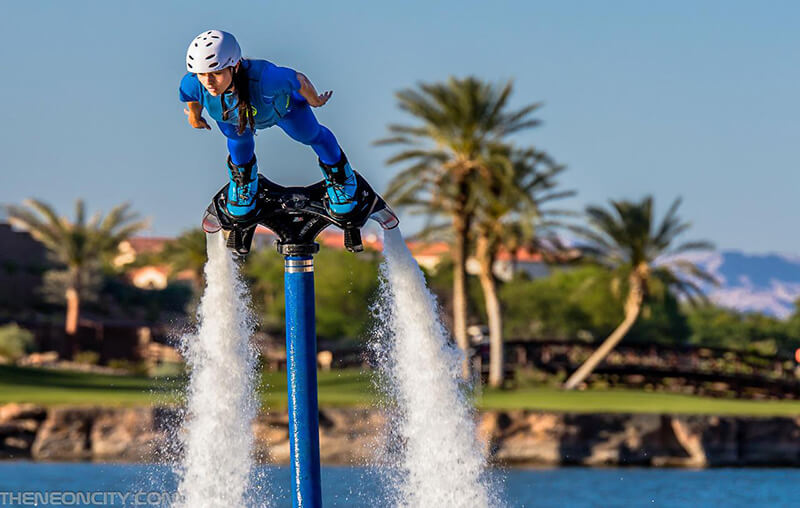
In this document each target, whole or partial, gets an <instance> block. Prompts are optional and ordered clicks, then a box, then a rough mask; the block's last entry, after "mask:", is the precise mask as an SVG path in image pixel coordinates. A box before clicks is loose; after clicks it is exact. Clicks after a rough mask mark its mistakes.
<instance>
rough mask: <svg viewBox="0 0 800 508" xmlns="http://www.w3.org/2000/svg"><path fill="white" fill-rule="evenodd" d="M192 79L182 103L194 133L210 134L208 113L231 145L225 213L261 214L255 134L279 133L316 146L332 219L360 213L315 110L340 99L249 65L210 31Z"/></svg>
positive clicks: (295, 75) (196, 50) (269, 66)
mask: <svg viewBox="0 0 800 508" xmlns="http://www.w3.org/2000/svg"><path fill="white" fill-rule="evenodd" d="M186 70H187V71H188V72H187V74H186V75H185V76H184V77H183V79H181V83H180V92H179V95H180V100H181V101H182V102H185V103H186V107H185V108H184V113H186V115H187V117H188V121H189V124H190V125H191V126H192V127H194V128H195V129H209V130H210V129H211V126H210V125H209V124H208V122H207V121H206V120H205V118H204V117H203V110H205V111H206V112H207V113H208V115H209V116H210V117H211V118H212V119H213V120H215V121H216V123H217V126H218V127H219V130H220V131H222V133H223V134H224V135H225V137H226V138H227V144H228V163H227V166H228V176H229V177H230V184H229V186H228V194H227V200H226V211H227V212H228V214H229V215H230V216H231V217H232V218H234V219H243V218H247V217H248V214H250V212H252V211H253V210H254V209H255V207H256V202H255V197H256V194H257V193H258V168H257V165H256V156H255V140H254V138H253V136H254V134H255V131H256V130H258V129H266V128H268V127H272V126H274V125H277V126H278V127H280V128H281V129H282V130H283V131H284V132H285V133H286V134H288V135H289V136H290V137H291V138H292V139H294V140H296V141H299V142H300V143H303V144H306V145H308V146H310V147H311V148H312V149H313V150H314V152H316V154H317V157H318V158H319V166H320V169H321V170H322V174H323V177H324V179H325V187H326V191H327V192H326V193H327V203H326V205H327V206H328V209H329V212H330V213H331V214H332V215H334V216H337V217H340V218H342V217H344V218H346V217H347V214H348V213H349V212H351V211H353V209H354V208H355V206H356V204H357V203H356V187H357V181H356V177H355V174H354V172H353V169H352V168H351V167H350V163H349V162H348V160H347V157H346V156H345V154H344V151H342V149H341V147H340V146H339V143H338V142H337V141H336V137H335V136H334V135H333V133H332V132H331V131H330V130H328V129H327V128H326V127H325V126H323V125H320V123H319V122H318V121H317V119H316V117H315V116H314V113H313V112H312V111H311V108H312V107H315V108H318V107H320V106H323V105H324V104H325V103H326V102H328V100H329V99H330V98H331V95H332V94H333V92H331V91H327V92H324V93H322V94H319V93H317V90H316V89H315V88H314V85H313V84H311V81H309V79H308V78H307V77H306V76H305V75H304V74H302V73H300V72H297V71H295V70H292V69H290V68H288V67H280V66H278V65H275V64H273V63H272V62H268V61H267V60H257V59H243V58H242V50H241V48H240V47H239V43H238V42H237V41H236V38H234V36H233V35H231V34H230V33H228V32H223V31H220V30H206V31H205V32H203V33H201V34H200V35H198V36H197V37H195V38H194V39H193V40H192V42H191V43H190V44H189V49H188V50H187V52H186Z"/></svg>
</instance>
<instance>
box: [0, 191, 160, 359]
mask: <svg viewBox="0 0 800 508" xmlns="http://www.w3.org/2000/svg"><path fill="white" fill-rule="evenodd" d="M8 219H9V222H10V223H11V224H12V225H14V226H16V227H19V228H22V229H25V230H27V231H28V232H29V233H30V234H31V236H33V237H34V238H35V239H37V240H38V241H40V242H42V243H43V244H44V245H45V247H47V249H48V250H49V251H50V253H51V255H52V256H53V257H54V258H55V260H56V261H57V262H59V263H61V264H63V265H64V266H65V267H66V289H65V292H64V297H65V299H66V303H67V317H66V321H65V326H64V329H65V331H66V333H67V336H68V338H69V339H70V345H69V348H70V354H73V353H74V352H75V351H74V348H75V341H74V336H75V332H76V331H77V328H78V319H79V316H80V303H81V286H82V285H83V283H84V282H85V281H86V280H88V279H89V278H90V277H89V274H90V272H91V271H92V270H97V269H98V268H99V266H100V265H101V264H102V263H103V262H104V261H107V260H109V259H110V258H111V257H112V256H114V255H115V254H116V253H117V250H118V248H119V244H120V243H121V242H122V241H123V240H127V239H128V238H130V237H131V236H132V235H134V234H135V233H137V232H139V231H141V230H142V229H144V228H145V227H147V221H143V220H139V217H138V215H137V214H135V213H133V212H131V210H130V205H129V204H127V203H125V204H122V205H118V206H116V207H114V208H113V209H112V210H111V211H110V212H109V213H108V214H107V215H105V216H103V215H102V214H101V213H96V214H94V215H93V216H92V217H90V218H88V219H87V217H86V207H85V205H84V203H83V200H78V201H77V202H76V204H75V219H74V221H70V220H69V219H67V218H66V217H59V216H58V215H57V214H56V212H55V210H53V208H52V207H51V206H50V205H48V204H46V203H43V202H41V201H37V200H34V199H29V200H26V201H25V202H24V206H9V207H8Z"/></svg>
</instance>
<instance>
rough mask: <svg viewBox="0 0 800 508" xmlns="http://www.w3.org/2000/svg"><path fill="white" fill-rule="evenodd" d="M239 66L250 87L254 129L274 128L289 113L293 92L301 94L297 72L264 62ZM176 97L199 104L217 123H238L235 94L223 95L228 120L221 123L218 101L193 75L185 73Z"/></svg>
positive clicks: (245, 63) (253, 62)
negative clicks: (244, 73) (245, 74)
mask: <svg viewBox="0 0 800 508" xmlns="http://www.w3.org/2000/svg"><path fill="white" fill-rule="evenodd" d="M241 65H242V69H244V70H245V72H247V79H248V81H249V83H250V105H251V107H252V108H253V109H254V111H253V112H254V115H253V116H254V120H255V125H256V129H265V128H267V127H271V126H273V125H275V124H276V123H278V120H280V119H281V118H282V117H284V116H285V115H286V113H287V112H288V110H289V106H290V103H291V97H292V92H297V91H298V90H300V82H299V81H298V79H297V71H295V70H293V69H290V68H288V67H279V66H277V65H275V64H273V63H272V62H268V61H266V60H242V63H241ZM179 95H180V100H181V101H182V102H199V103H200V104H201V105H202V106H203V107H204V108H205V110H206V111H208V114H209V116H210V117H211V118H213V119H214V120H216V121H217V122H224V123H230V124H234V125H235V124H238V123H239V114H238V110H237V108H236V98H235V94H234V93H233V92H227V93H225V94H224V95H223V99H224V103H225V106H224V107H225V108H226V109H228V111H229V112H228V119H227V120H223V119H222V111H223V110H222V108H223V105H222V102H221V101H220V97H219V96H217V97H214V96H213V95H211V94H210V93H208V90H206V89H205V87H204V86H203V85H202V84H201V83H200V81H199V80H198V79H197V76H196V75H195V74H193V73H187V74H186V75H185V76H184V77H183V79H181V85H180V91H179Z"/></svg>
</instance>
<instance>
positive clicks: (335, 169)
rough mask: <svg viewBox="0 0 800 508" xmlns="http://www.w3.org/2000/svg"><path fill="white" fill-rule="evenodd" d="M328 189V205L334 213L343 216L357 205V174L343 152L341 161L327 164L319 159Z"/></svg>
mask: <svg viewBox="0 0 800 508" xmlns="http://www.w3.org/2000/svg"><path fill="white" fill-rule="evenodd" d="M319 167H320V169H322V174H323V175H324V176H325V188H326V189H327V191H328V207H329V209H330V211H331V212H332V213H333V214H334V215H338V216H343V215H347V214H348V213H350V212H352V211H353V209H354V208H355V207H356V204H357V203H356V175H355V173H353V168H351V167H350V163H349V162H347V157H346V156H345V155H344V152H342V156H341V158H340V159H339V162H337V163H336V164H333V165H331V164H325V163H324V162H322V160H320V161H319Z"/></svg>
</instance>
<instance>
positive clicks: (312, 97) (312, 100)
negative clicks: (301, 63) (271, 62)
mask: <svg viewBox="0 0 800 508" xmlns="http://www.w3.org/2000/svg"><path fill="white" fill-rule="evenodd" d="M297 80H298V81H299V82H300V90H298V92H299V93H300V95H302V96H303V98H304V99H305V100H306V101H308V104H309V105H311V106H313V107H315V108H318V107H320V106H322V105H324V104H325V103H326V102H328V99H330V98H331V95H333V90H328V91H327V92H324V93H321V94H318V93H317V90H316V89H315V88H314V85H312V84H311V81H309V80H308V78H307V77H306V76H305V75H304V74H302V73H300V72H298V73H297Z"/></svg>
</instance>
